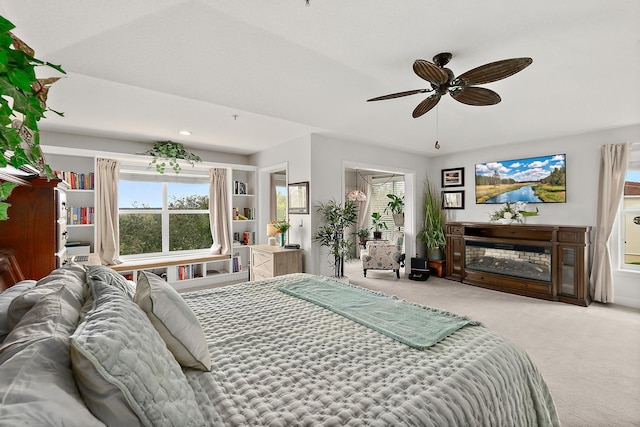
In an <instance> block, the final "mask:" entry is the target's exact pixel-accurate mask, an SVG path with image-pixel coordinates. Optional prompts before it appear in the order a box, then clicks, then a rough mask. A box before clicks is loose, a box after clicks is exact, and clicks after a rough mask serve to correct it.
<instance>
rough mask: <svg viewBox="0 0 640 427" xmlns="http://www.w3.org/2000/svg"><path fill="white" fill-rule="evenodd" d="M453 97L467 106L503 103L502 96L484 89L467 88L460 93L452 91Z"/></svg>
mask: <svg viewBox="0 0 640 427" xmlns="http://www.w3.org/2000/svg"><path fill="white" fill-rule="evenodd" d="M451 96H452V97H453V99H455V100H456V101H458V102H462V103H463V104H467V105H495V104H497V103H499V102H500V101H501V99H500V95H498V94H497V93H495V92H494V91H492V90H491V89H486V88H483V87H473V86H466V87H465V88H464V89H462V90H460V91H451Z"/></svg>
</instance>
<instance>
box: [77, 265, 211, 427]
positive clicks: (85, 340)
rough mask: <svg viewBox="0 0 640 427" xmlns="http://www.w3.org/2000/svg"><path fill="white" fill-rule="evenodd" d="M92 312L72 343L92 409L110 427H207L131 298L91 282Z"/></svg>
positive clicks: (177, 371) (174, 365) (175, 364)
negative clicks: (172, 426) (136, 426)
mask: <svg viewBox="0 0 640 427" xmlns="http://www.w3.org/2000/svg"><path fill="white" fill-rule="evenodd" d="M89 287H90V288H91V291H92V294H93V298H94V301H93V307H92V309H91V310H90V311H89V312H88V313H87V315H86V317H85V318H84V320H83V321H82V322H81V324H80V325H79V326H78V328H77V329H76V332H75V333H74V334H73V335H72V337H71V366H72V368H73V372H74V375H75V378H76V381H77V383H78V388H79V389H80V393H81V395H82V398H83V399H84V401H85V403H86V405H87V407H88V408H89V409H90V410H91V412H93V413H94V415H96V416H97V417H98V418H99V419H100V420H101V421H102V422H104V423H105V424H107V425H109V426H116V425H117V426H128V425H137V424H142V425H147V426H159V425H179V426H192V425H193V426H202V425H204V424H205V422H204V419H203V417H202V414H201V413H200V410H199V409H198V406H197V404H196V401H195V395H194V392H193V389H192V388H191V386H190V385H189V383H188V382H187V379H186V377H185V375H184V373H183V372H182V369H181V368H180V365H179V364H178V362H176V360H175V359H174V358H173V356H172V355H171V353H170V352H169V350H168V349H167V347H166V345H165V343H164V342H163V341H162V338H160V335H158V332H156V330H155V329H154V328H153V326H152V325H151V322H150V321H149V319H148V318H147V316H146V315H145V314H144V312H143V311H142V310H141V309H140V307H138V306H137V305H136V304H135V303H134V302H133V301H132V300H131V299H129V298H128V296H126V295H124V293H123V292H122V291H121V290H120V289H118V288H117V287H114V286H111V285H110V284H107V283H105V282H104V281H102V280H100V279H99V278H98V277H96V276H93V275H92V276H91V277H89Z"/></svg>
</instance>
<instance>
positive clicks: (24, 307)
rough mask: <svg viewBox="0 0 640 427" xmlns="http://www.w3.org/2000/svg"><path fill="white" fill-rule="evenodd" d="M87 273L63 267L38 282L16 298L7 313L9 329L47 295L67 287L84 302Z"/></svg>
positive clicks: (80, 269)
mask: <svg viewBox="0 0 640 427" xmlns="http://www.w3.org/2000/svg"><path fill="white" fill-rule="evenodd" d="M85 278H86V275H85V272H84V270H83V269H82V268H70V267H63V268H59V269H57V270H53V271H52V272H51V273H50V274H49V275H48V276H45V277H43V278H42V279H40V280H38V283H36V286H34V287H33V288H31V289H29V290H27V291H25V292H23V293H21V294H20V295H19V296H17V297H16V298H14V299H13V300H12V301H11V304H10V305H9V310H8V312H7V327H8V328H9V330H11V329H13V328H14V327H15V326H16V325H17V324H18V322H20V319H22V316H24V315H25V314H26V313H27V312H28V311H29V310H31V307H33V306H34V304H35V303H36V302H38V300H39V299H40V298H42V297H44V296H45V295H48V294H50V293H52V292H56V291H57V290H59V289H60V288H61V287H63V286H64V287H67V289H68V290H69V292H71V294H72V295H74V297H75V298H77V299H78V300H84V296H85V295H84V294H85V284H84V283H85Z"/></svg>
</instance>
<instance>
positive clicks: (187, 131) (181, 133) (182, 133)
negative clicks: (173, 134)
mask: <svg viewBox="0 0 640 427" xmlns="http://www.w3.org/2000/svg"><path fill="white" fill-rule="evenodd" d="M178 133H179V134H180V135H191V131H190V130H181V131H180V132H178Z"/></svg>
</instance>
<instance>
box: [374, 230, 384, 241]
mask: <svg viewBox="0 0 640 427" xmlns="http://www.w3.org/2000/svg"><path fill="white" fill-rule="evenodd" d="M373 238H374V239H376V240H380V239H382V231H374V232H373Z"/></svg>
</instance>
